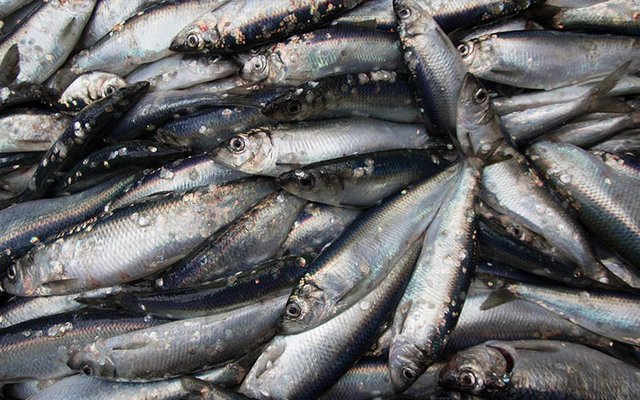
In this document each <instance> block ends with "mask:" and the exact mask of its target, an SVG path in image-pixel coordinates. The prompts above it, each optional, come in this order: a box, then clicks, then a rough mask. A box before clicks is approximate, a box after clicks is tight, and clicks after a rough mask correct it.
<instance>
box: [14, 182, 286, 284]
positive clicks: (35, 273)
mask: <svg viewBox="0 0 640 400" xmlns="http://www.w3.org/2000/svg"><path fill="white" fill-rule="evenodd" d="M274 186H275V185H274V184H273V183H272V182H271V181H269V180H264V179H249V180H242V181H236V182H231V183H227V184H225V185H212V186H211V187H203V188H199V189H194V190H192V191H189V192H183V193H174V194H166V195H163V196H157V197H156V198H154V199H151V200H148V201H145V202H141V203H138V204H134V205H132V206H130V207H125V208H119V209H117V210H113V211H110V212H107V213H105V214H102V215H100V216H98V217H96V218H94V219H89V220H87V221H85V222H83V223H82V224H80V225H77V226H76V227H74V228H72V229H70V230H67V231H63V233H61V234H59V235H57V236H55V237H52V238H51V240H49V241H47V242H45V243H42V244H40V245H38V246H36V247H35V248H34V249H32V250H31V251H30V252H29V253H27V254H26V255H25V256H23V257H22V258H20V259H19V260H17V261H16V263H14V264H12V265H11V266H10V267H9V270H8V273H7V277H5V278H4V279H3V281H2V287H3V288H4V290H5V291H7V292H9V293H12V294H19V295H21V296H42V295H56V294H70V293H77V292H80V291H85V290H90V289H96V288H99V287H108V286H113V285H115V284H118V283H126V282H131V281H135V280H137V279H141V278H144V277H146V276H149V275H151V274H154V273H157V272H159V271H161V270H163V269H165V268H167V267H168V266H170V265H171V264H173V263H174V262H176V261H178V260H179V259H180V258H182V257H184V255H185V254H186V253H188V252H189V251H190V250H193V249H194V248H196V247H197V246H198V245H200V244H202V243H203V242H204V241H205V240H206V239H207V238H208V237H210V236H211V235H213V234H214V233H215V232H216V231H217V230H218V229H220V228H222V227H223V226H225V225H227V224H228V223H229V222H231V221H233V220H234V219H235V218H237V217H238V216H239V215H241V214H242V213H243V212H244V211H245V210H246V209H248V208H249V207H251V206H252V205H253V204H255V203H257V202H258V201H259V200H260V199H262V198H264V197H265V196H267V195H268V194H269V193H271V192H272V191H273V189H274ZM121 232H127V234H126V235H122V234H121ZM98 243H100V245H99V246H98V245H97V244H98ZM80 255H82V256H80ZM87 265H91V268H87Z"/></svg>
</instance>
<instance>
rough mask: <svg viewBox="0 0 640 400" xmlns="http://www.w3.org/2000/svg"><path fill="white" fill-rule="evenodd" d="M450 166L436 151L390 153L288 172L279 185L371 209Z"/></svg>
mask: <svg viewBox="0 0 640 400" xmlns="http://www.w3.org/2000/svg"><path fill="white" fill-rule="evenodd" d="M450 164H451V163H450V162H449V161H448V160H446V159H445V158H443V157H442V156H440V154H439V153H438V152H437V151H429V150H390V151H385V152H378V153H365V154H361V155H355V156H349V157H344V158H338V159H333V160H328V161H323V162H320V163H316V164H310V165H307V166H305V167H303V168H300V169H296V170H294V171H289V172H285V173H284V174H282V175H280V176H279V177H278V178H277V179H276V183H277V184H278V185H279V186H280V187H282V188H283V189H285V190H286V191H288V192H289V193H292V194H294V195H296V196H298V197H301V198H303V199H306V200H309V201H313V202H316V203H323V204H327V205H332V206H336V207H371V206H373V205H376V204H378V203H380V202H381V201H383V200H384V199H385V198H387V197H389V196H390V195H392V194H395V193H397V192H398V191H400V190H402V189H404V188H406V187H408V186H409V185H410V184H411V183H413V182H416V181H419V180H422V179H425V178H428V177H430V176H433V175H435V174H437V173H438V172H441V171H442V170H444V169H445V168H447V167H448V166H449V165H450Z"/></svg>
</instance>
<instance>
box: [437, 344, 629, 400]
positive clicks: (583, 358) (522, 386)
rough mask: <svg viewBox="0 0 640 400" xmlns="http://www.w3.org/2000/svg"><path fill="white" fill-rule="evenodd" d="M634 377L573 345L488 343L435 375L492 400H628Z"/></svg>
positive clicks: (447, 383) (614, 363)
mask: <svg viewBox="0 0 640 400" xmlns="http://www.w3.org/2000/svg"><path fill="white" fill-rule="evenodd" d="M567 368H569V369H567ZM567 371H572V372H571V373H567ZM639 373H640V370H638V369H637V368H636V367H633V366H631V365H629V364H626V363H624V362H622V361H619V360H617V359H615V358H613V357H611V356H608V355H606V354H604V353H601V352H599V351H598V350H593V349H590V348H589V347H586V346H583V345H579V344H573V343H567V342H559V341H548V340H544V341H543V340H531V341H514V342H501V341H489V342H486V343H484V344H481V345H479V346H476V347H472V348H470V349H467V350H463V351H461V352H460V353H458V354H457V355H455V356H454V358H453V359H452V360H451V361H449V362H448V363H447V365H446V366H445V367H443V369H442V370H441V371H440V384H441V385H443V386H445V387H447V388H450V389H453V390H459V391H462V392H465V393H471V394H474V395H481V396H491V398H496V399H513V398H526V397H529V396H535V397H544V396H560V397H577V398H589V397H608V396H613V397H615V398H616V399H633V398H635V396H636V394H637V393H638V390H640V387H639V385H640V379H639Z"/></svg>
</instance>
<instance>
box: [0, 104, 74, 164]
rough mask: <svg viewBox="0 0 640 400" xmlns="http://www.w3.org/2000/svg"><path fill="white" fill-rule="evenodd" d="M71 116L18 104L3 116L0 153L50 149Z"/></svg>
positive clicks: (0, 123)
mask: <svg viewBox="0 0 640 400" xmlns="http://www.w3.org/2000/svg"><path fill="white" fill-rule="evenodd" d="M70 123H71V117H69V116H68V115H64V114H61V113H58V112H50V111H41V110H36V109H31V108H28V109H25V108H18V109H14V110H11V111H9V112H6V113H3V115H2V116H0V129H1V130H2V132H4V133H3V135H2V139H0V153H13V152H31V151H47V150H49V148H50V147H51V145H52V144H53V143H54V142H55V141H56V140H57V139H58V138H59V137H60V136H62V134H63V132H64V131H65V129H66V128H67V126H69V124H70Z"/></svg>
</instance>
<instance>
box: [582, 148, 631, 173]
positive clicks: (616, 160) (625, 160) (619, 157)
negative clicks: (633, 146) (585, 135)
mask: <svg viewBox="0 0 640 400" xmlns="http://www.w3.org/2000/svg"><path fill="white" fill-rule="evenodd" d="M591 153H592V154H593V155H595V156H597V157H598V158H600V159H601V160H602V161H603V162H604V163H605V164H607V165H608V166H609V167H611V168H613V169H614V170H616V172H618V173H620V174H622V175H624V176H627V177H629V178H632V179H635V180H640V163H639V162H638V160H637V158H635V157H632V156H630V155H626V154H614V153H607V152H606V151H599V150H592V151H591Z"/></svg>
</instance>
